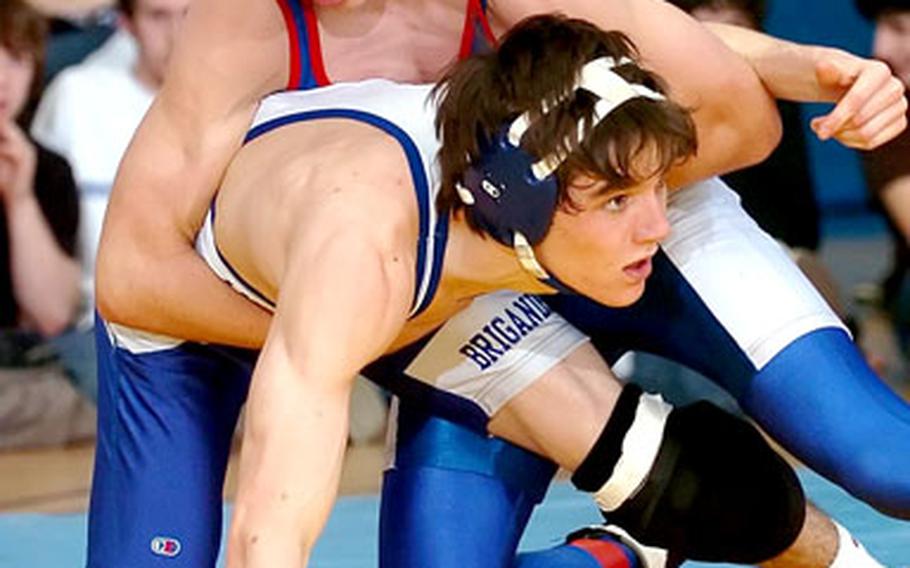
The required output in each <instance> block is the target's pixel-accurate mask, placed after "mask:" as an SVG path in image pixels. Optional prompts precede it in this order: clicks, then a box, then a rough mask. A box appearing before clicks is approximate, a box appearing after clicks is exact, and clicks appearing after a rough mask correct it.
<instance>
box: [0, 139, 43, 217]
mask: <svg viewBox="0 0 910 568" xmlns="http://www.w3.org/2000/svg"><path fill="white" fill-rule="evenodd" d="M37 156H38V152H37V150H36V149H35V145H34V144H33V143H32V142H31V141H30V140H29V139H28V137H27V136H26V135H25V133H24V132H22V129H21V128H19V125H17V124H16V123H15V122H12V121H10V122H6V123H4V124H2V125H0V197H2V198H3V200H4V201H6V202H7V203H10V202H13V201H16V200H18V199H21V198H23V197H29V196H31V195H33V194H34V183H35V167H36V163H37V160H38V158H37Z"/></svg>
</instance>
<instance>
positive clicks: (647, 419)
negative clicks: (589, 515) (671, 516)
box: [594, 394, 673, 512]
mask: <svg viewBox="0 0 910 568" xmlns="http://www.w3.org/2000/svg"><path fill="white" fill-rule="evenodd" d="M672 410H673V407H672V406H670V405H669V404H667V403H666V402H664V401H663V399H662V398H661V397H660V395H652V394H643V395H642V396H641V398H640V399H639V401H638V408H637V409H636V411H635V419H634V420H633V421H632V425H631V426H630V427H629V431H628V432H627V433H626V436H625V438H624V439H623V442H622V453H621V454H620V456H619V460H618V461H617V462H616V467H614V468H613V475H611V476H610V479H608V480H607V482H606V483H605V484H604V486H603V487H601V488H600V490H599V491H597V493H595V494H594V501H595V502H596V503H597V506H598V507H600V509H601V510H602V511H605V512H610V511H614V510H616V509H618V508H619V506H620V505H622V504H623V503H624V502H625V501H626V500H628V499H629V498H631V497H632V496H634V495H635V493H636V492H637V491H638V489H639V488H640V487H641V486H642V484H643V483H644V482H645V479H647V477H648V474H649V473H650V472H651V468H652V467H653V466H654V460H655V459H657V452H658V451H659V450H660V444H661V442H662V441H663V436H664V427H665V426H666V423H667V416H669V414H670V411H672Z"/></svg>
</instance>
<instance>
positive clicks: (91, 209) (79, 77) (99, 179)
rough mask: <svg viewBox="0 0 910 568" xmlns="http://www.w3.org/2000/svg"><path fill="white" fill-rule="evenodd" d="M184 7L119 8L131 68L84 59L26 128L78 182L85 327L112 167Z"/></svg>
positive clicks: (170, 3)
mask: <svg viewBox="0 0 910 568" xmlns="http://www.w3.org/2000/svg"><path fill="white" fill-rule="evenodd" d="M189 3H190V0H119V2H118V7H119V9H120V12H121V18H122V20H121V21H122V25H123V27H124V28H125V29H126V30H127V31H128V32H129V34H130V35H131V36H132V37H133V38H134V40H135V45H136V56H135V58H133V59H132V65H122V64H117V63H111V61H122V60H120V59H118V58H117V57H114V58H113V59H111V58H109V57H96V56H89V58H88V59H86V60H85V61H84V62H82V63H80V64H78V65H74V66H72V67H68V68H66V69H65V70H63V71H62V72H61V73H60V74H59V75H58V76H57V78H56V79H54V81H53V82H52V83H51V84H50V85H49V86H48V88H47V91H46V92H45V94H44V96H43V98H42V100H41V104H40V105H39V107H38V110H37V112H36V114H35V119H34V121H33V123H32V134H33V136H34V137H35V139H36V140H38V141H40V142H41V143H42V144H45V145H47V146H48V147H49V148H51V149H53V150H54V151H56V152H59V153H60V154H61V155H63V156H64V157H65V158H66V159H67V160H68V161H69V163H70V165H72V167H73V172H74V174H75V176H76V183H77V186H78V188H79V203H80V209H81V213H82V231H81V237H80V239H81V242H80V252H81V255H82V274H83V277H82V286H83V294H84V295H85V298H86V306H87V308H86V310H85V312H84V313H83V314H82V315H83V319H84V320H85V321H84V323H90V321H91V308H90V306H92V305H93V302H92V301H91V299H92V288H93V280H94V270H95V251H96V249H97V248H98V240H99V238H100V235H101V223H102V219H103V218H104V211H105V209H106V207H107V200H108V195H109V194H110V191H111V186H112V185H113V183H114V176H115V174H116V173H117V166H118V165H119V163H120V158H121V157H122V156H123V153H124V152H125V151H126V147H127V145H128V144H129V141H130V139H131V138H132V136H133V132H134V131H135V130H136V127H137V126H139V122H140V121H141V120H142V117H143V116H144V115H145V112H146V110H148V107H149V106H150V105H151V103H152V99H153V98H154V96H155V93H156V92H157V90H158V88H159V87H160V86H161V82H162V80H163V77H164V70H165V68H166V66H167V62H168V59H169V58H170V54H171V50H172V48H173V45H174V41H175V40H176V36H177V31H178V29H179V27H180V23H181V22H182V21H183V17H184V14H185V13H186V10H187V7H188V6H189ZM115 37H116V36H115ZM102 49H105V48H104V47H102ZM102 53H106V52H102ZM86 327H88V326H86Z"/></svg>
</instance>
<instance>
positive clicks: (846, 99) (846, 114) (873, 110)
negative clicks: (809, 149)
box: [815, 60, 903, 140]
mask: <svg viewBox="0 0 910 568" xmlns="http://www.w3.org/2000/svg"><path fill="white" fill-rule="evenodd" d="M859 62H860V63H859V67H858V68H855V69H854V70H853V71H849V70H845V69H841V70H840V72H839V73H833V72H830V71H826V70H825V67H826V66H822V65H820V66H819V70H818V73H819V81H827V82H828V86H830V87H832V88H836V87H845V88H846V92H845V93H844V94H843V95H842V96H841V97H840V99H839V100H838V103H837V105H835V107H834V110H832V111H831V112H830V113H829V114H828V115H827V116H825V117H822V118H821V120H819V121H815V131H816V134H817V135H818V137H819V138H821V139H822V140H827V139H828V138H831V137H833V136H835V134H836V133H838V132H840V131H842V130H844V129H847V128H850V127H851V124H852V126H853V127H855V126H857V125H858V124H861V123H862V122H868V121H869V120H871V119H872V117H873V116H874V115H875V114H877V113H881V112H889V110H888V108H889V107H890V105H893V104H896V103H897V102H898V98H899V96H898V93H899V94H900V96H902V95H903V85H902V84H901V83H900V81H899V80H898V79H897V78H895V77H894V76H893V75H892V74H891V70H890V69H889V68H888V66H887V65H885V64H884V63H882V62H880V61H873V60H859ZM851 81H852V82H851ZM832 82H836V85H835V84H832ZM845 83H848V86H847V85H845Z"/></svg>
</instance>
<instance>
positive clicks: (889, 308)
mask: <svg viewBox="0 0 910 568" xmlns="http://www.w3.org/2000/svg"><path fill="white" fill-rule="evenodd" d="M190 1H191V0H118V1H116V2H112V1H111V0H2V1H0V263H2V264H3V265H5V271H4V272H3V276H2V277H0V306H2V307H0V449H7V448H18V447H33V446H41V445H54V444H62V443H69V442H74V441H79V440H89V439H91V438H92V436H93V435H94V422H95V416H94V412H95V411H94V398H95V395H96V391H97V382H96V377H95V366H94V344H93V335H92V334H93V331H92V320H93V307H92V306H93V300H92V289H93V273H94V264H95V251H96V249H97V246H98V241H99V238H100V233H101V227H102V221H103V217H104V211H105V208H106V205H107V200H108V197H109V194H110V190H111V187H112V185H113V182H114V177H115V175H116V172H117V166H118V163H119V160H120V158H121V156H122V155H123V153H124V151H125V150H126V147H127V145H128V144H129V141H130V138H131V135H132V133H133V131H134V130H135V128H136V127H137V126H138V124H139V122H140V121H141V120H142V117H143V115H144V114H145V112H146V110H147V109H148V108H149V106H150V105H151V104H152V101H153V99H154V96H155V92H156V90H157V89H158V88H159V86H160V85H161V82H162V79H163V75H164V71H165V68H166V65H167V61H168V57H169V55H170V53H171V49H172V47H173V45H174V42H175V39H176V37H177V35H178V31H179V28H180V24H181V21H182V20H183V17H184V15H185V13H186V10H187V8H188V6H189V4H190ZM673 3H675V4H677V5H678V6H679V7H681V8H682V9H684V10H686V11H688V12H690V13H691V14H692V15H693V16H695V17H696V18H699V19H702V20H706V21H720V22H725V23H730V24H734V25H741V26H747V27H750V28H754V29H760V28H761V27H762V22H763V21H764V19H765V11H766V6H765V2H764V1H763V0H674V1H673ZM855 4H856V8H857V10H858V11H859V12H860V13H861V14H862V15H863V16H864V17H866V18H867V19H868V20H869V21H870V22H871V23H872V24H873V25H874V29H875V34H874V44H873V46H871V52H872V54H873V56H875V57H877V58H880V59H882V60H884V61H886V62H887V63H888V64H889V65H890V66H891V67H892V69H893V71H894V73H895V74H896V75H897V76H898V77H900V78H901V79H902V80H903V81H904V82H905V83H906V84H907V85H910V6H907V5H906V3H905V2H901V1H897V0H890V1H889V0H882V1H873V0H856V2H855ZM779 108H780V112H781V115H782V117H783V122H784V133H785V136H784V139H783V142H782V143H781V145H780V146H779V148H778V149H777V151H775V153H774V154H773V155H772V156H771V157H770V158H769V159H768V160H767V161H766V162H764V163H763V164H760V165H758V166H756V167H753V168H750V169H749V170H745V171H741V172H734V173H732V174H730V176H729V177H728V179H727V181H728V183H729V184H730V185H731V186H732V187H733V188H734V189H736V190H737V191H738V192H739V193H740V195H741V198H742V200H743V204H744V206H745V208H746V210H747V211H749V213H750V214H751V215H752V216H753V217H754V218H755V219H756V220H757V221H758V223H759V224H760V225H761V226H762V227H763V228H765V229H766V230H767V231H768V232H769V233H771V234H772V235H773V236H774V237H775V238H777V239H778V240H779V241H780V242H781V244H782V246H785V247H787V249H788V250H789V251H791V253H792V256H793V258H794V260H795V261H796V262H797V263H798V264H799V266H800V267H801V268H802V269H803V270H804V271H805V272H806V274H807V275H808V276H809V277H810V279H811V280H812V281H813V282H814V283H815V284H816V286H817V287H818V289H819V290H820V291H821V293H822V294H823V295H824V297H825V298H826V299H828V301H829V302H830V303H831V305H832V307H833V308H834V309H835V311H837V312H838V313H839V314H840V315H841V316H842V317H843V318H844V319H846V320H848V321H853V324H854V325H853V327H854V331H855V333H856V335H857V339H858V340H859V341H860V344H861V345H862V346H863V347H864V351H865V352H866V354H867V357H869V359H870V361H871V362H872V363H873V364H874V366H875V367H876V369H878V370H879V371H880V373H881V375H882V378H883V379H884V380H887V381H889V382H891V383H892V384H894V385H896V386H898V387H906V385H907V384H908V379H907V378H906V376H905V375H906V373H907V371H906V369H907V366H906V365H905V364H904V360H905V355H906V354H907V352H908V348H910V278H908V267H910V246H908V243H910V160H908V159H907V158H908V152H910V134H908V133H905V134H904V135H902V136H900V137H899V138H898V139H897V140H895V141H893V142H891V143H889V144H888V145H886V146H885V147H883V148H880V149H878V150H876V151H874V152H869V153H865V154H864V155H863V156H862V161H863V166H864V172H865V175H866V179H867V182H868V184H867V185H868V188H869V199H870V203H872V204H873V206H874V208H875V209H876V210H877V211H878V212H879V213H880V214H881V215H883V216H884V218H885V219H886V220H887V222H888V226H889V228H890V233H889V238H890V239H891V240H892V241H893V245H894V246H893V249H894V251H895V253H894V258H893V261H892V264H891V270H890V272H889V274H888V275H887V276H886V277H885V278H883V279H882V280H881V281H880V282H879V281H872V280H876V277H877V275H870V281H871V286H869V287H866V288H864V289H863V293H862V294H861V297H859V298H858V300H859V301H860V304H861V305H862V307H863V308H864V309H863V311H862V312H858V311H856V310H854V309H853V308H852V306H854V305H856V303H855V302H853V301H852V300H853V298H852V296H851V295H852V291H851V290H840V289H838V286H837V284H836V281H835V279H834V278H833V277H832V276H831V270H829V267H826V266H825V265H824V263H823V262H822V261H821V260H820V256H819V254H818V251H819V247H820V245H821V244H822V234H821V230H820V227H821V210H820V208H819V204H818V201H817V199H816V195H815V193H814V189H813V188H814V187H815V183H814V182H813V179H812V172H811V168H810V167H809V160H808V155H807V148H806V140H805V134H804V129H803V127H802V124H803V120H804V119H803V117H802V114H801V108H800V107H799V106H798V105H796V104H792V103H786V102H784V103H781V104H780V105H779ZM150 167H154V165H150ZM873 321H874V323H875V325H872V323H870V322H873ZM883 330H884V331H883ZM631 374H632V376H633V377H634V378H636V379H637V380H639V381H641V382H645V383H648V382H649V381H655V380H660V381H661V382H662V383H664V384H666V383H667V382H668V381H667V379H668V377H680V380H674V381H672V383H673V384H676V385H680V387H679V389H678V390H679V392H678V393H676V394H677V396H676V397H674V396H673V395H672V394H671V396H670V398H671V399H673V398H675V401H676V402H684V401H687V400H690V399H691V398H692V397H696V396H698V397H704V396H707V397H714V396H715V393H711V392H708V391H706V390H705V389H707V388H709V387H707V386H706V385H705V383H704V382H700V381H699V380H698V378H697V377H694V376H692V375H693V374H692V373H691V372H689V371H687V370H685V369H682V368H680V367H677V366H674V365H673V364H671V363H669V362H666V361H662V360H659V359H657V358H654V357H649V356H646V355H642V354H637V356H636V358H635V365H634V370H633V371H632V372H631ZM692 385H696V386H692ZM364 388H367V387H364ZM716 396H718V397H719V396H720V395H719V394H717V395H716ZM353 404H355V405H361V406H363V407H364V408H365V410H364V411H363V412H355V413H353V416H354V417H355V419H356V420H360V421H361V422H362V423H361V424H354V425H353V428H352V430H353V433H352V435H353V436H354V438H355V441H357V440H359V439H364V440H365V439H371V438H373V437H375V436H376V435H377V432H379V431H381V428H382V422H383V418H382V416H383V415H384V405H383V402H382V399H381V397H377V396H376V395H375V393H372V392H370V391H365V390H362V389H361V392H360V393H359V394H355V399H354V402H353Z"/></svg>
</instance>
